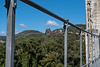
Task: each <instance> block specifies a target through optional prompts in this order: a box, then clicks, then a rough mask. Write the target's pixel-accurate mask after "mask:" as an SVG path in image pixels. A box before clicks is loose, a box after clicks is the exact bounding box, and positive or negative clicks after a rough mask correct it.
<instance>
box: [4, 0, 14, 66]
mask: <svg viewBox="0 0 100 67" xmlns="http://www.w3.org/2000/svg"><path fill="white" fill-rule="evenodd" d="M6 1H7V2H6V3H7V4H8V6H7V37H6V62H5V67H14V40H15V6H16V5H15V0H6Z"/></svg>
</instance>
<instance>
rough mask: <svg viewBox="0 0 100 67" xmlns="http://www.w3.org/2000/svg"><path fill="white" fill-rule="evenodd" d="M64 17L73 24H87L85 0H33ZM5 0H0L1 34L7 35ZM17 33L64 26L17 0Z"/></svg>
mask: <svg viewBox="0 0 100 67" xmlns="http://www.w3.org/2000/svg"><path fill="white" fill-rule="evenodd" d="M32 1H34V2H36V3H37V4H39V5H41V6H43V7H44V8H46V9H48V10H50V11H51V12H53V13H55V14H57V15H59V16H60V17H62V18H65V19H66V18H68V19H69V21H70V22H71V23H73V24H85V3H84V2H85V1H84V0H32ZM4 3H5V0H0V35H6V25H7V9H6V8H5V7H4ZM15 24H16V25H15V30H16V31H15V33H19V32H22V31H24V30H38V31H41V32H43V33H44V32H45V30H46V28H48V27H50V28H51V30H54V29H57V28H62V25H63V23H62V22H61V21H59V20H57V19H55V18H53V17H51V16H49V15H47V14H45V13H43V12H41V11H39V10H37V9H35V8H33V7H31V6H29V5H27V4H25V3H23V2H21V1H19V0H17V9H16V23H15Z"/></svg>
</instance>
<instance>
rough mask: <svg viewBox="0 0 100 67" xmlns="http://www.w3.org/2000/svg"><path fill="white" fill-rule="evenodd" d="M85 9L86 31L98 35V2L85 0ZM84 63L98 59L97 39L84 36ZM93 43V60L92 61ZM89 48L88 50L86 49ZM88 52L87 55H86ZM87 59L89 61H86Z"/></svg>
mask: <svg viewBox="0 0 100 67" xmlns="http://www.w3.org/2000/svg"><path fill="white" fill-rule="evenodd" d="M85 8H86V30H87V31H89V32H90V33H94V34H96V35H99V34H100V0H85ZM85 37H86V62H87V63H88V62H90V61H92V60H95V59H97V58H98V57H99V53H100V52H99V37H94V36H92V35H87V34H86V36H85ZM92 41H93V59H92ZM88 47H89V49H88ZM88 51H89V55H88ZM88 58H89V60H88Z"/></svg>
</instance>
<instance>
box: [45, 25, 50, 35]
mask: <svg viewBox="0 0 100 67" xmlns="http://www.w3.org/2000/svg"><path fill="white" fill-rule="evenodd" d="M49 34H51V29H50V27H49V28H47V29H46V31H45V35H49Z"/></svg>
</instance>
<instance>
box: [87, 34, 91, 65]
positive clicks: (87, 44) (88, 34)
mask: <svg viewBox="0 0 100 67" xmlns="http://www.w3.org/2000/svg"><path fill="white" fill-rule="evenodd" d="M87 39H88V44H87V52H88V66H87V67H89V65H90V64H89V33H87Z"/></svg>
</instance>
